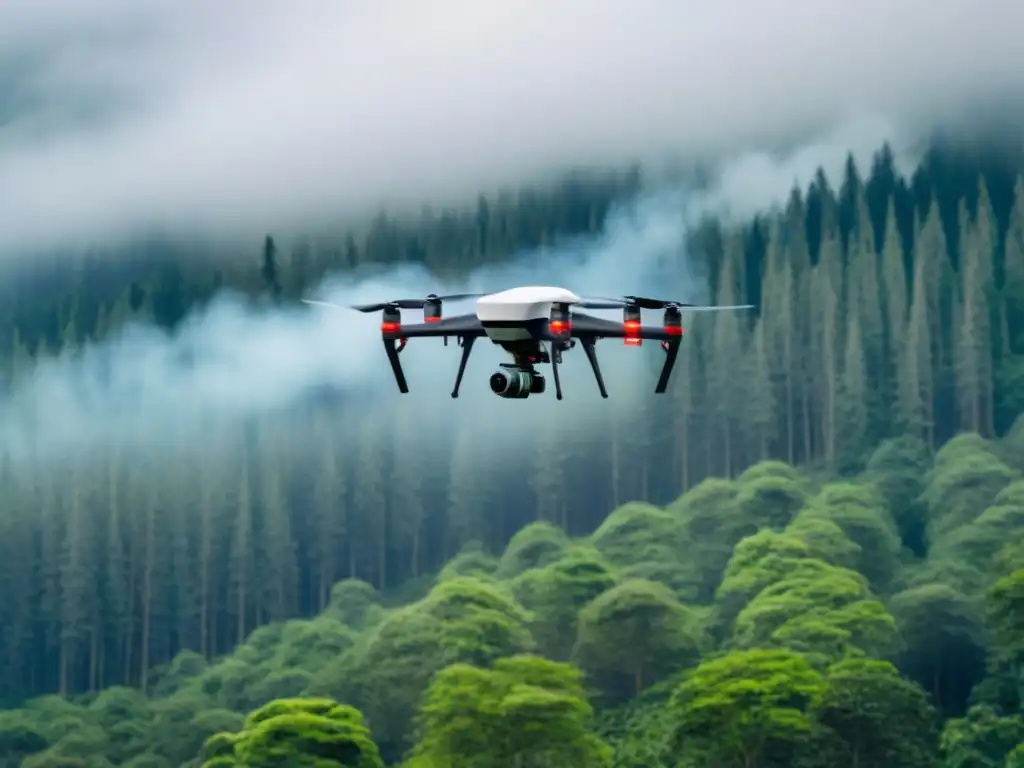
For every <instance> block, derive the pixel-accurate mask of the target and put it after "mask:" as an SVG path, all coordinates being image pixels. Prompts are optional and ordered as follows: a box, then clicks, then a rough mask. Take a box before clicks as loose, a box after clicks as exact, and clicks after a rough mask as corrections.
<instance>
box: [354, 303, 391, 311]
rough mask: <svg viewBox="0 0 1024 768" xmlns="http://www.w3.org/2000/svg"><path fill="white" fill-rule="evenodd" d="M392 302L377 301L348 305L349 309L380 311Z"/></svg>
mask: <svg viewBox="0 0 1024 768" xmlns="http://www.w3.org/2000/svg"><path fill="white" fill-rule="evenodd" d="M391 304H392V302H377V303H376V304H356V305H354V306H351V307H348V309H354V310H355V311H356V312H380V311H381V310H382V309H386V308H387V307H389V306H391Z"/></svg>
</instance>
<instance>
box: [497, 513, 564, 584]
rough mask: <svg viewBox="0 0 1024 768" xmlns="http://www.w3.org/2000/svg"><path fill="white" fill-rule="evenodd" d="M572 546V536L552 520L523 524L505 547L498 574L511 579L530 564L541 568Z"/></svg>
mask: <svg viewBox="0 0 1024 768" xmlns="http://www.w3.org/2000/svg"><path fill="white" fill-rule="evenodd" d="M567 546H569V539H568V537H567V536H566V535H565V531H563V530H562V529H561V528H559V527H558V526H555V525H552V524H551V523H531V524H530V525H528V526H526V527H525V528H521V529H520V530H519V531H518V532H517V533H516V534H515V536H513V537H512V539H511V540H510V541H509V543H508V546H507V547H505V553H504V554H503V555H502V556H501V560H500V561H499V563H498V568H497V572H496V575H497V576H498V577H499V578H503V579H509V578H513V577H515V576H518V575H519V574H521V573H523V572H524V571H526V570H528V569H530V568H539V567H540V566H542V565H546V564H547V563H549V562H551V561H552V560H554V559H556V558H558V556H559V555H561V554H562V552H563V551H565V548H566V547H567Z"/></svg>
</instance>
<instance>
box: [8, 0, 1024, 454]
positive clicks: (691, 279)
mask: <svg viewBox="0 0 1024 768" xmlns="http://www.w3.org/2000/svg"><path fill="white" fill-rule="evenodd" d="M1021 28H1024V6H1021V7H1019V8H1018V7H1017V6H1016V5H1014V4H1012V3H1004V2H1001V0H973V1H972V2H967V1H966V0H964V1H963V2H954V1H953V0H930V2H929V3H928V4H927V5H926V4H924V2H923V0H921V2H904V3H900V4H897V5H892V4H884V3H881V2H879V1H878V0H860V1H859V2H856V3H853V2H839V1H838V0H832V1H831V2H820V0H819V2H815V3H813V4H812V3H811V2H810V1H809V0H788V1H787V2H786V3H785V4H782V3H781V2H777V1H776V0H764V2H759V3H747V2H744V3H740V2H738V0H723V1H722V2H719V3H716V4H702V3H697V2H695V1H691V0H687V1H686V2H682V1H680V2H676V3H665V2H660V1H656V0H639V2H634V3H631V4H628V5H627V4H624V3H614V4H613V3H610V2H593V1H591V2H588V3H583V2H580V1H578V0H550V1H549V2H545V3H537V2H525V1H524V0H510V1H509V2H506V3H502V4H499V5H495V4H486V3H470V2H456V1H455V0H438V2H433V3H429V4H425V3H413V2H411V1H403V0H381V1H380V2H377V3H373V4H371V3H355V2H341V1H340V0H332V2H325V1H321V0H290V1H289V2H288V3H287V4H286V3H284V2H283V0H266V2H262V3H261V4H260V12H259V13H258V14H257V13H252V12H251V8H249V7H248V6H243V5H242V4H241V3H239V2H237V0H231V1H230V2H229V1H228V0H224V1H223V2H218V3H204V4H202V5H200V4H199V3H198V2H197V1H195V0H179V1H178V2H174V3H171V2H165V1H164V0H152V1H151V2H147V3H129V2H126V1H125V0H76V2H70V1H69V0H42V1H41V2H38V3H8V4H4V5H0V51H3V52H4V53H3V54H2V55H0V121H2V122H0V255H2V256H3V257H5V258H8V259H11V258H17V257H18V255H19V254H22V255H24V254H29V253H31V252H33V251H35V250H36V249H41V248H47V247H50V246H55V245H61V244H68V243H75V244H78V245H82V244H83V243H85V242H96V241H104V240H110V239H117V238H120V237H123V236H129V235H131V234H133V233H137V232H138V231H140V230H142V229H145V228H148V227H170V228H176V231H187V232H190V233H195V232H200V233H202V232H205V233H207V234H210V235H221V234H226V235H232V236H235V235H238V236H246V237H253V236H255V237H259V236H261V235H262V233H264V232H266V231H273V232H278V231H281V230H293V231H294V230H297V229H301V228H302V227H305V226H315V225H318V224H322V223H324V222H337V221H338V220H339V218H345V217H348V218H350V219H352V218H356V217H358V216H359V215H361V214H362V213H365V212H367V211H370V210H371V209H373V208H374V207H376V206H378V205H380V204H383V203H386V204H387V205H389V206H390V207H392V208H395V207H396V206H397V207H399V208H400V207H401V206H402V205H405V204H410V205H412V204H418V203H419V202H420V201H425V200H429V201H431V202H433V203H435V204H437V203H445V202H459V201H462V200H472V199H473V198H474V197H475V195H476V194H477V193H478V192H479V191H481V190H485V191H486V190H488V189H492V188H494V187H496V186H499V185H511V184H518V183H526V182H532V181H538V180H543V179H544V178H545V177H547V176H550V175H552V174H556V173H558V172H560V171H561V170H564V169H566V168H579V167H590V166H595V165H602V166H617V165H620V164H623V163H626V162H632V161H643V162H644V163H645V165H646V167H647V168H648V169H649V170H651V171H652V173H651V174H649V176H648V177H649V178H652V179H658V178H659V176H658V173H657V171H658V170H659V169H660V168H662V167H663V165H662V163H663V162H667V161H669V160H671V161H672V162H674V163H679V162H683V163H687V162H700V163H705V164H706V163H711V165H712V166H713V167H714V169H715V174H714V181H713V183H712V184H711V186H710V188H707V189H703V190H702V191H701V192H699V193H698V192H696V191H694V190H688V189H685V188H678V187H669V188H666V187H664V186H660V185H659V184H657V183H652V184H651V185H650V186H649V187H648V188H647V189H645V190H644V192H643V194H641V195H640V197H639V198H638V199H636V200H633V201H628V202H626V203H624V204H623V205H621V206H620V207H619V208H618V209H616V211H615V212H613V214H612V215H611V216H610V217H609V220H608V223H607V226H606V228H605V231H604V232H602V233H600V234H599V235H598V236H596V237H593V238H585V239H577V240H574V241H572V242H567V243H560V244H557V245H555V246H553V247H551V248H549V249H547V250H545V251H543V252H538V253H531V254H520V255H519V257H518V258H516V259H514V260H513V261H512V262H511V263H510V264H507V265H504V266H501V267H492V268H490V269H488V270H482V271H477V272H475V273H473V274H472V275H468V276H467V277H466V278H465V279H464V280H462V281H459V282H458V283H451V284H445V283H444V282H437V281H435V280H432V279H430V278H429V277H428V275H427V274H426V273H425V272H423V271H420V270H417V269H415V268H404V269H402V270H400V271H395V272H393V273H390V274H385V275H379V276H377V277H374V278H372V279H360V280H354V279H353V278H348V279H347V280H344V281H342V280H339V279H335V280H329V281H328V282H326V283H325V284H324V285H323V286H321V287H320V289H319V290H318V293H319V295H320V297H321V298H327V299H329V300H332V301H335V302H338V303H342V304H344V303H349V302H356V301H374V300H380V299H385V298H395V297H398V296H403V295H405V296H410V297H415V296H423V295H425V294H426V293H428V292H437V293H442V292H452V291H460V290H464V289H472V290H476V289H480V290H500V289H503V288H507V287H511V286H514V285H520V284H562V285H565V286H566V287H569V288H571V289H573V290H575V291H577V292H579V293H584V294H587V293H590V294H601V295H615V294H618V293H637V294H640V293H647V294H656V295H659V296H665V295H670V296H672V297H675V298H679V299H684V300H691V301H692V300H702V299H706V298H707V296H706V293H707V291H706V288H707V286H706V282H705V279H704V278H705V276H703V275H701V274H700V273H699V271H698V270H697V269H696V264H695V262H694V260H693V259H691V258H690V256H689V255H688V254H687V253H686V252H685V249H684V241H685V234H686V231H687V228H688V226H690V225H691V224H692V223H693V221H694V220H695V219H696V217H698V216H700V215H701V214H705V213H714V214H718V215H724V216H736V217H742V216H746V215H749V214H750V213H752V212H753V211H755V210H758V209H761V208H763V207H765V206H768V205H771V204H774V203H778V202H780V201H781V200H783V199H784V198H785V195H786V194H787V193H788V191H789V190H790V188H791V186H792V185H793V183H794V182H796V183H801V184H806V182H808V181H809V180H810V178H811V177H812V175H813V173H814V171H815V170H816V168H817V167H818V166H819V165H820V166H823V167H824V168H825V169H826V170H827V171H828V172H829V174H830V176H831V177H832V178H837V176H838V174H839V172H840V170H841V167H842V163H843V161H844V159H845V157H846V154H847V152H848V151H853V152H854V155H855V157H857V159H858V160H859V162H861V163H862V164H866V163H867V162H868V161H869V159H870V154H871V153H872V152H873V151H874V150H876V149H877V148H878V147H879V146H880V145H881V143H882V142H883V141H886V140H888V141H890V142H891V143H892V144H893V145H894V147H895V148H896V150H897V154H898V158H899V160H900V162H901V163H902V164H904V166H906V165H909V164H910V163H912V162H913V161H914V159H915V152H916V151H917V150H918V149H919V148H920V139H921V137H922V136H923V135H924V134H925V133H926V132H927V130H928V129H930V128H931V127H933V126H934V125H936V124H939V123H941V122H942V121H943V120H946V119H949V120H954V121H955V120H958V119H960V118H962V116H963V114H964V111H965V110H967V109H969V108H970V106H971V105H972V104H975V103H990V102H991V100H992V99H995V98H997V97H1003V96H1006V97H1007V98H1009V97H1010V96H1015V95H1016V94H1015V93H1014V91H1013V89H1014V88H1017V87H1019V86H1020V83H1024V78H1021V77H1019V75H1020V74H1021V73H1020V71H1019V70H1020V69H1021V68H1022V67H1024V63H1022V62H1024V60H1022V59H1021V58H1020V57H1019V56H1016V47H1017V44H1018V41H1017V39H1016V30H1018V29H1021ZM862 167H863V165H862ZM445 311H446V314H449V315H450V314H454V313H458V312H467V311H472V305H471V304H470V303H463V304H453V305H446V307H445ZM416 314H417V313H407V316H410V315H411V316H413V318H412V319H417V318H416V317H415V315H416ZM612 316H614V313H612ZM652 320H654V321H655V322H657V319H656V318H652ZM378 322H379V317H377V316H375V315H369V316H362V315H358V314H356V313H354V312H345V311H334V310H323V309H311V308H309V307H302V308H294V307H289V308H276V309H275V308H266V307H264V308H262V309H254V308H252V307H250V306H247V305H246V304H244V303H243V302H241V301H240V300H238V299H237V298H236V297H232V296H229V295H225V296H221V297H219V298H218V299H217V300H216V301H215V302H214V303H213V304H212V305H210V306H209V307H206V308H205V309H203V310H202V311H200V312H198V313H196V314H194V315H193V316H191V317H190V318H188V319H187V321H186V323H185V324H184V325H183V327H182V328H181V329H179V330H178V331H177V332H176V333H175V334H173V335H167V334H165V333H163V332H161V331H159V330H156V329H154V328H151V327H142V326H131V327H128V328H126V329H124V330H123V331H122V332H120V333H118V334H116V335H114V336H112V337H110V338H108V339H107V340H105V341H104V342H103V343H101V344H100V345H98V346H96V347H92V348H89V349H86V350H84V351H79V352H76V353H74V354H71V353H69V354H66V355H65V356H64V357H62V358H61V359H59V360H55V361H48V362H45V363H44V364H42V365H41V366H40V367H39V368H38V370H36V371H35V372H34V373H33V375H32V376H31V377H29V378H27V379H23V380H21V381H20V382H18V383H17V385H16V387H15V389H14V391H13V392H11V393H10V394H9V395H8V396H7V397H6V398H5V399H3V400H2V401H0V437H2V439H3V442H4V444H5V445H6V446H7V448H8V450H10V451H12V452H13V453H15V454H18V453H21V454H26V455H27V452H28V451H29V450H32V451H42V452H43V454H44V455H48V452H51V451H56V450H60V449H63V448H67V447H78V448H83V447H84V448H86V449H88V450H92V449H93V448H95V447H97V446H99V445H100V444H103V443H104V442H109V441H110V440H112V439H117V440H122V439H125V437H126V435H127V434H129V433H130V434H133V435H134V436H135V437H136V438H137V439H140V440H142V441H144V442H146V443H147V444H156V443H158V442H159V438H162V437H168V436H173V437H174V438H175V439H177V440H180V439H182V438H184V439H186V440H189V439H192V440H195V441H196V443H197V444H201V443H202V442H203V437H204V429H205V428H206V426H207V425H208V424H209V423H210V421H209V419H210V417H211V415H217V416H218V417H220V418H226V419H247V418H251V417H256V416H260V415H261V414H266V413H269V412H272V411H274V410H279V409H287V408H289V407H291V406H292V405H294V404H296V403H299V402H302V401H303V400H304V398H308V397H309V396H311V395H312V394H315V393H318V392H323V391H330V392H331V393H334V394H335V395H338V394H340V395H341V396H343V397H344V398H347V399H348V400H349V402H350V404H352V406H351V407H350V408H349V409H348V410H349V413H350V414H352V416H353V418H354V419H355V421H356V422H357V423H358V424H362V425H364V426H365V425H374V424H380V425H382V426H381V428H382V429H383V428H385V427H388V428H390V425H393V424H395V423H397V422H398V421H401V423H402V424H403V425H404V426H406V427H409V426H410V425H412V426H413V427H414V428H415V427H417V426H422V425H428V424H429V425H432V426H433V427H442V428H445V429H447V430H449V431H452V430H456V429H459V428H461V427H466V426H472V427H473V428H475V429H478V430H480V431H482V432H484V433H485V434H494V431H495V430H501V434H502V435H503V436H504V437H503V439H506V440H516V439H519V438H524V439H528V438H531V436H532V435H533V433H534V432H535V431H536V429H537V428H538V424H547V425H553V426H551V428H553V429H557V430H560V431H561V432H563V433H568V432H570V431H575V432H578V433H579V434H581V435H583V436H584V437H585V436H586V435H589V436H590V437H591V438H592V437H593V436H594V435H598V437H600V436H601V431H602V430H605V429H606V426H607V422H606V421H603V420H602V418H603V417H600V418H599V417H596V416H595V414H596V413H602V414H607V413H613V412H614V413H627V412H628V410H627V409H637V408H670V407H671V405H670V396H664V397H661V398H655V397H654V396H653V394H652V393H653V387H654V383H653V375H654V370H652V369H654V368H656V366H658V365H660V362H661V360H662V359H663V354H662V352H661V350H660V349H659V348H658V347H657V345H653V344H648V345H645V346H644V347H643V348H642V349H639V350H637V349H632V348H624V347H623V345H622V344H621V343H618V344H617V343H615V342H613V341H606V342H603V343H602V344H601V345H599V348H598V351H599V354H600V357H601V360H602V363H603V367H604V371H605V375H606V378H607V380H608V385H609V390H610V392H611V399H610V400H608V401H601V400H600V398H599V396H598V394H597V388H596V385H595V383H594V381H593V378H592V376H591V373H590V371H589V367H588V366H587V364H586V361H585V359H584V356H583V354H582V351H581V350H579V349H577V350H574V351H572V352H570V353H569V354H568V356H567V358H566V365H565V368H564V377H563V385H564V389H565V395H566V399H565V400H564V401H563V402H560V403H559V402H556V401H555V400H554V393H553V391H550V389H549V392H548V393H547V394H546V395H544V396H542V397H534V398H531V399H530V400H528V401H525V402H524V401H511V402H507V401H501V400H499V399H498V398H496V397H494V396H493V395H491V394H490V393H489V392H488V391H487V389H486V385H485V383H484V381H485V378H486V375H487V374H488V373H489V372H490V370H492V369H493V368H494V367H495V366H496V365H497V363H499V362H504V361H505V358H504V355H503V354H502V353H501V351H500V350H499V349H498V348H497V347H495V346H493V345H491V344H488V343H486V342H485V343H482V344H478V345H477V346H476V348H475V350H474V353H473V357H472V359H471V361H470V364H469V367H468V369H467V372H466V377H465V379H464V382H463V395H462V397H461V398H460V399H459V400H452V399H451V398H450V397H449V393H450V390H451V386H452V382H453V380H454V376H455V371H456V367H457V364H458V357H459V350H458V348H457V347H455V346H454V344H453V345H450V346H449V347H447V348H445V347H444V346H443V345H442V343H441V342H440V341H439V340H414V341H413V342H411V343H410V344H409V347H408V348H407V349H406V351H405V352H404V353H403V355H402V359H403V361H404V363H405V368H406V374H407V377H408V379H409V384H410V388H411V393H410V394H409V395H406V396H402V395H399V393H398V391H397V388H396V386H395V384H394V381H393V379H392V378H391V372H390V369H389V367H388V365H387V360H386V358H385V356H384V350H383V348H382V346H381V343H380V336H379V331H378V329H377V324H378ZM680 375H681V374H680V372H679V371H677V372H676V374H675V375H674V378H675V379H676V380H678V379H679V377H680ZM550 386H551V382H550V377H549V387H550ZM356 403H358V407H356V405H355V404H356ZM597 409H603V410H600V411H598V410H597ZM615 409H618V410H615ZM555 413H558V414H559V415H560V417H559V418H558V419H557V420H554V419H552V414H555ZM524 414H526V415H525V416H524ZM339 428H340V427H339ZM588 439H589V438H588ZM602 439H603V438H602ZM519 445H522V446H525V445H527V443H520V444H519ZM481 460H483V459H481Z"/></svg>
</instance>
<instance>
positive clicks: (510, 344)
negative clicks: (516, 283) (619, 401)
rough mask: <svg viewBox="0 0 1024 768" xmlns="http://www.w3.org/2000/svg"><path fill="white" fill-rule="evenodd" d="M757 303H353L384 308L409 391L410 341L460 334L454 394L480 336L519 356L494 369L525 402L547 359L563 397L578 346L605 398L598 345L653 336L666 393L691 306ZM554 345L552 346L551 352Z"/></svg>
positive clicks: (554, 293) (565, 298) (552, 296)
mask: <svg viewBox="0 0 1024 768" xmlns="http://www.w3.org/2000/svg"><path fill="white" fill-rule="evenodd" d="M464 299H476V311H475V312H473V313H471V314H462V315H453V316H451V317H442V314H441V305H442V303H443V302H445V301H459V300H464ZM303 301H304V302H305V303H307V304H319V305H324V306H332V307H339V308H342V309H344V308H345V307H340V305H337V304H334V303H332V302H326V301H316V300H313V299H303ZM753 307H754V305H753V304H737V305H733V306H698V305H695V304H684V303H682V302H678V301H662V300H659V299H649V298H644V297H642V296H624V297H622V298H617V299H616V298H583V297H580V296H578V295H576V294H575V293H573V292H572V291H569V290H566V289H565V288H557V287H551V286H522V287H518V288H510V289H508V290H505V291H501V292H499V293H489V294H479V293H459V294H450V295H447V296H438V295H437V294H433V293H432V294H429V295H428V296H427V297H426V298H424V299H396V300H394V301H385V302H380V303H376V304H363V305H356V306H352V307H348V309H354V310H356V311H358V312H380V313H381V325H380V331H381V336H382V337H383V339H384V350H385V352H386V353H387V357H388V361H389V362H390V363H391V370H392V371H393V372H394V375H395V382H396V383H397V384H398V389H399V391H400V392H401V393H402V394H406V393H408V392H409V386H408V383H407V382H406V379H405V372H404V371H403V370H402V362H401V360H400V358H399V355H400V354H401V352H402V350H403V349H405V347H406V344H407V343H408V340H409V339H416V338H430V337H434V338H443V339H444V343H445V346H447V345H448V339H449V337H455V339H456V341H457V344H458V346H459V347H461V349H462V358H461V359H460V360H459V368H458V372H457V373H456V375H455V387H454V388H453V389H452V397H453V398H457V397H458V396H459V388H460V387H461V386H462V377H463V374H464V373H465V371H466V363H468V362H469V356H470V354H471V353H472V351H473V344H474V343H475V342H476V340H477V339H481V338H483V337H485V336H486V337H487V338H489V339H490V340H491V342H493V343H494V344H497V345H498V346H500V347H501V348H502V349H504V350H505V351H506V352H508V353H509V354H510V355H511V356H512V362H511V363H502V364H501V365H500V366H499V368H498V370H497V371H496V372H494V373H493V374H491V377H490V380H489V385H490V389H491V392H493V393H494V394H496V395H497V396H498V397H502V398H507V399H517V400H525V399H526V398H528V397H529V396H530V395H538V394H542V393H543V392H544V391H545V389H546V382H545V379H544V377H543V376H542V375H541V374H540V373H539V372H538V371H537V368H536V366H537V365H540V364H548V363H550V364H551V369H552V378H553V379H554V384H555V397H556V398H557V399H558V400H561V399H562V383H561V380H560V379H559V375H558V366H559V364H560V363H561V362H562V354H563V353H564V352H566V351H568V350H570V349H573V348H575V347H576V344H577V342H579V344H580V346H582V347H583V351H584V352H585V353H586V356H587V360H588V361H589V362H590V368H591V370H592V371H593V372H594V379H595V380H596V381H597V388H598V390H599V391H600V393H601V397H603V398H607V397H608V390H607V388H606V387H605V383H604V377H603V376H602V375H601V366H600V364H599V363H598V359H597V351H596V349H595V344H596V342H597V341H598V340H600V339H622V340H623V343H624V344H625V345H626V346H631V347H639V346H641V345H642V344H643V342H644V341H645V340H651V341H659V342H661V347H662V349H664V351H665V353H666V357H665V362H664V364H663V365H662V369H661V375H660V377H659V378H658V383H657V386H656V387H655V390H654V391H655V393H656V394H661V393H663V392H664V391H665V389H666V387H667V386H668V381H669V377H670V376H671V375H672V368H673V366H674V365H675V362H676V357H677V356H678V354H679V345H680V343H681V342H682V338H683V324H682V313H683V311H691V312H699V311H734V310H743V309H753ZM577 308H578V309H621V310H622V314H623V318H622V322H621V323H620V322H617V321H615V320H606V319H603V318H599V317H594V316H593V315H588V314H585V313H582V312H576V311H574V310H575V309H577ZM403 309H412V310H420V309H422V310H423V322H422V323H411V324H405V323H403V322H402V310H403ZM644 309H649V310H658V309H661V310H664V320H663V323H662V325H661V326H660V327H658V326H651V325H644V324H643V322H642V320H641V310H644ZM549 350H550V351H549Z"/></svg>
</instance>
